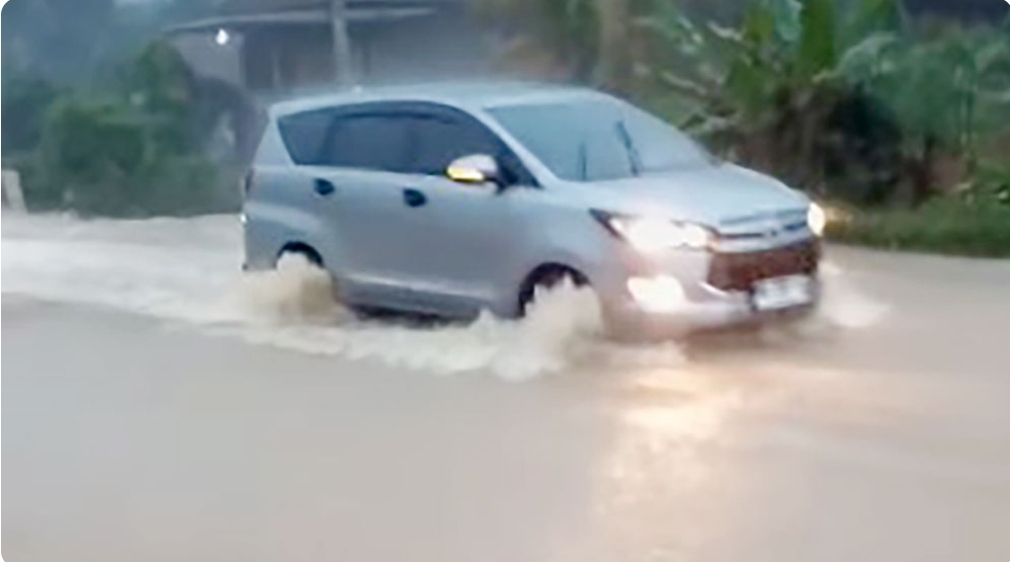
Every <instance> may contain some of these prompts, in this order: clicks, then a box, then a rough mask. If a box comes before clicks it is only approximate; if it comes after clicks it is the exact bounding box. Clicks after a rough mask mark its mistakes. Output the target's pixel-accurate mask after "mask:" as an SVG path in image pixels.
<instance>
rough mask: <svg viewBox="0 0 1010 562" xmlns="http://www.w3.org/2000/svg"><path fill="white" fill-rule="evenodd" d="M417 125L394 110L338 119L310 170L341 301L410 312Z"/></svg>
mask: <svg viewBox="0 0 1010 562" xmlns="http://www.w3.org/2000/svg"><path fill="white" fill-rule="evenodd" d="M410 141H411V137H410V120H409V118H407V117H406V116H405V115H403V114H402V113H401V112H398V111H396V110H395V106H392V105H389V104H382V103H373V104H367V105H361V106H354V107H345V108H341V109H340V111H338V112H336V113H335V114H334V117H333V121H332V123H331V125H330V129H329V132H328V134H327V138H326V140H325V142H324V143H323V147H322V153H321V156H320V158H319V159H318V164H319V165H317V166H312V167H308V168H305V169H304V172H305V173H307V174H309V175H310V176H311V177H310V178H309V179H310V181H312V182H313V188H314V190H315V191H316V194H317V197H316V199H317V204H318V205H319V207H320V210H321V213H320V215H321V216H322V217H324V219H323V220H325V221H326V223H327V228H328V230H329V231H330V232H332V233H333V238H334V240H333V247H334V248H336V251H335V252H334V254H335V255H333V256H332V257H330V258H329V259H330V260H331V261H332V263H327V265H328V267H329V268H330V270H331V271H333V272H334V274H335V276H336V277H337V282H338V284H339V285H340V286H339V287H338V290H339V291H340V293H341V295H342V296H343V297H344V298H346V299H348V300H350V301H351V302H354V303H356V304H374V305H382V306H390V307H400V308H410V307H411V304H412V302H413V300H414V299H412V297H411V293H410V287H411V286H412V285H414V284H415V283H416V282H417V280H416V279H413V278H412V277H411V274H412V269H413V268H412V267H411V262H412V261H413V260H415V259H416V253H415V252H414V250H413V249H412V248H411V242H410V241H411V238H412V236H413V234H412V228H411V227H410V226H409V222H410V221H411V220H412V219H413V217H412V216H411V215H410V212H409V211H410V210H411V208H410V207H409V206H408V205H405V204H404V186H405V185H408V184H409V183H410V179H411V175H410V174H409V173H408V172H409V167H410V157H411V145H410Z"/></svg>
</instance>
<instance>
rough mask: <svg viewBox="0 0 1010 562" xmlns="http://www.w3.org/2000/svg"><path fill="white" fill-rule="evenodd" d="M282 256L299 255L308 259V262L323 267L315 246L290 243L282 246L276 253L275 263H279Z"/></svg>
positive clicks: (321, 258)
mask: <svg viewBox="0 0 1010 562" xmlns="http://www.w3.org/2000/svg"><path fill="white" fill-rule="evenodd" d="M284 256H301V257H303V258H305V259H306V260H308V262H309V263H310V264H312V265H314V266H316V267H320V268H321V267H323V257H322V256H320V255H319V252H317V251H316V250H315V248H313V247H312V246H309V245H308V244H301V243H291V244H288V245H286V246H284V247H283V248H281V251H280V252H279V253H278V254H277V263H280V261H281V259H283V258H284Z"/></svg>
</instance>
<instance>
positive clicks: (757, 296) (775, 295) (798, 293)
mask: <svg viewBox="0 0 1010 562" xmlns="http://www.w3.org/2000/svg"><path fill="white" fill-rule="evenodd" d="M811 285H812V283H811V280H810V277H807V276H806V275H792V276H789V277H776V278H774V279H766V280H763V281H758V282H757V283H755V284H754V296H753V302H754V308H756V309H758V310H782V309H785V308H792V307H794V306H803V305H807V304H810V303H811V302H812V301H813V290H812V287H811Z"/></svg>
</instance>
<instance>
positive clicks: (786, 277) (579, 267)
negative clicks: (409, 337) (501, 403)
mask: <svg viewBox="0 0 1010 562" xmlns="http://www.w3.org/2000/svg"><path fill="white" fill-rule="evenodd" d="M269 117H270V119H269V124H268V125H267V128H266V131H265V133H264V137H263V139H262V142H261V145H260V147H259V150H258V153H257V155H256V158H255V162H254V164H253V167H252V170H251V172H250V174H249V177H248V178H247V181H246V185H245V190H246V193H245V204H244V209H243V214H242V219H243V223H244V229H245V256H246V262H245V267H246V268H247V269H251V270H263V269H270V268H273V267H275V266H276V264H277V262H278V260H279V258H280V257H281V256H282V255H284V254H285V253H297V254H302V255H303V256H305V257H307V258H308V259H309V260H311V261H312V262H314V263H316V264H317V265H319V266H320V267H323V268H325V269H326V270H327V271H328V272H329V273H330V274H331V275H332V277H333V279H334V281H335V283H334V287H335V291H336V292H337V295H336V296H337V298H339V299H340V300H341V301H343V302H345V303H347V304H350V305H352V306H356V307H361V308H366V309H367V308H378V309H387V310H395V311H405V312H416V313H423V314H434V315H438V316H445V317H452V318H461V319H463V318H472V317H474V316H476V315H477V314H479V312H480V311H481V310H484V309H486V310H490V311H491V312H493V313H494V314H496V315H499V316H502V317H516V316H520V315H522V314H523V312H524V310H525V308H526V305H527V304H528V303H529V302H530V301H531V300H532V299H533V298H534V296H535V294H536V289H537V288H538V287H540V286H549V285H552V284H554V283H556V282H558V281H559V280H562V279H565V278H570V279H572V280H574V281H575V282H576V283H579V284H584V285H587V286H589V287H591V288H592V290H593V291H595V293H596V294H597V295H598V296H599V299H600V302H601V305H602V307H603V310H604V311H605V314H606V319H607V320H608V322H609V323H610V325H611V326H614V327H617V328H618V329H620V330H628V331H630V332H629V333H635V334H643V333H644V334H648V335H652V336H657V335H658V336H664V335H671V336H672V335H679V334H681V333H683V332H685V331H693V330H697V329H703V328H714V327H721V326H728V325H732V324H739V323H748V322H755V321H763V320H765V319H772V318H780V317H783V316H786V317H790V316H794V315H795V313H803V312H806V311H809V310H811V309H813V308H814V307H815V306H816V304H817V302H818V300H819V298H820V283H819V281H818V263H819V261H820V239H819V238H820V235H821V233H822V231H823V229H824V225H825V216H824V212H823V211H822V210H821V209H820V208H819V207H818V206H817V205H816V204H813V203H812V202H811V201H810V200H809V199H808V198H807V197H806V196H804V195H803V194H802V193H800V192H798V191H795V190H793V189H790V188H788V187H786V186H785V185H783V184H782V183H781V182H779V181H776V180H775V179H773V178H770V177H768V176H765V175H762V174H760V173H757V172H754V171H751V170H748V169H745V168H741V167H739V166H736V165H733V164H729V163H726V162H722V161H719V160H717V159H715V158H714V157H713V156H711V155H710V154H709V153H707V152H706V151H705V150H704V149H702V148H701V147H700V146H699V145H698V144H696V143H695V142H693V141H692V140H690V139H689V138H688V137H687V136H685V135H684V134H682V133H681V132H679V131H678V130H677V129H675V128H674V127H671V126H670V125H669V124H667V123H666V122H664V121H662V120H661V119H658V118H656V117H654V116H652V115H650V114H648V113H646V112H645V111H642V110H640V109H638V108H636V107H634V106H633V105H631V104H629V103H627V102H624V101H622V100H619V99H617V98H614V97H611V96H609V95H606V94H603V93H600V92H596V91H593V90H588V89H581V88H573V87H562V86H548V85H535V84H533V85H531V84H500V83H491V84H469V85H460V84H453V85H431V86H415V87H410V88H405V87H404V88H387V89H376V90H361V89H359V90H356V91H349V92H344V93H338V94H332V95H324V96H317V97H311V98H306V99H299V100H295V101H287V102H282V103H279V104H277V105H275V106H273V107H272V108H271V109H270V112H269Z"/></svg>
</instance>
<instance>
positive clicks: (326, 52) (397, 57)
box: [168, 0, 492, 98]
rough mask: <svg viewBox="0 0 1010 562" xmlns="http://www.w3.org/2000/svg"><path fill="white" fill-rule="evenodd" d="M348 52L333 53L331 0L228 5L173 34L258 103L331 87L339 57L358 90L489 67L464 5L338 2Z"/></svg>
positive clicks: (486, 40)
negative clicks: (293, 93) (347, 63)
mask: <svg viewBox="0 0 1010 562" xmlns="http://www.w3.org/2000/svg"><path fill="white" fill-rule="evenodd" d="M340 4H342V6H341V11H342V12H343V14H342V19H343V20H344V21H345V22H346V24H345V29H346V36H347V39H348V44H349V53H348V55H349V56H348V57H347V58H346V59H342V58H341V57H339V56H337V54H336V49H335V48H334V41H333V37H334V25H333V18H334V3H333V2H331V1H330V0H229V1H226V2H225V3H224V4H223V5H222V7H221V8H220V9H219V10H218V13H217V14H215V15H214V16H213V17H209V18H206V19H202V20H199V21H192V22H188V23H185V24H183V25H178V26H176V27H173V28H172V29H170V30H169V31H168V34H169V37H170V39H171V41H172V42H173V43H174V44H175V45H176V47H177V48H178V49H179V51H180V52H181V53H182V55H183V56H184V57H185V58H186V60H187V61H188V63H189V64H190V66H191V67H192V68H193V70H194V72H195V73H196V74H197V75H198V76H200V77H204V78H215V79H219V80H223V81H225V82H227V83H229V84H232V85H234V86H237V87H239V88H241V89H243V90H246V91H248V92H251V93H253V94H254V95H256V97H258V98H263V97H266V98H275V97H281V96H284V95H285V94H287V93H290V92H292V91H294V90H299V89H306V88H313V87H322V86H324V85H327V84H332V83H334V82H335V80H336V78H337V77H338V76H337V73H338V69H339V68H340V66H341V65H340V64H339V63H338V61H339V60H347V61H348V62H349V64H350V65H351V67H352V68H351V69H350V72H348V73H347V75H348V76H351V77H353V83H355V84H374V83H389V82H401V81H411V80H438V79H444V78H458V77H460V76H466V77H473V76H479V75H482V74H484V73H486V72H488V70H489V66H490V64H489V60H490V57H489V56H488V53H489V52H490V51H491V48H490V44H491V42H492V38H491V37H490V36H489V35H488V34H487V33H486V32H485V31H483V30H482V29H481V27H480V26H479V25H477V23H476V22H475V21H474V17H473V14H472V10H471V9H470V8H471V6H472V3H471V2H467V1H466V0H393V1H389V0H346V1H345V2H341V3H340Z"/></svg>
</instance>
